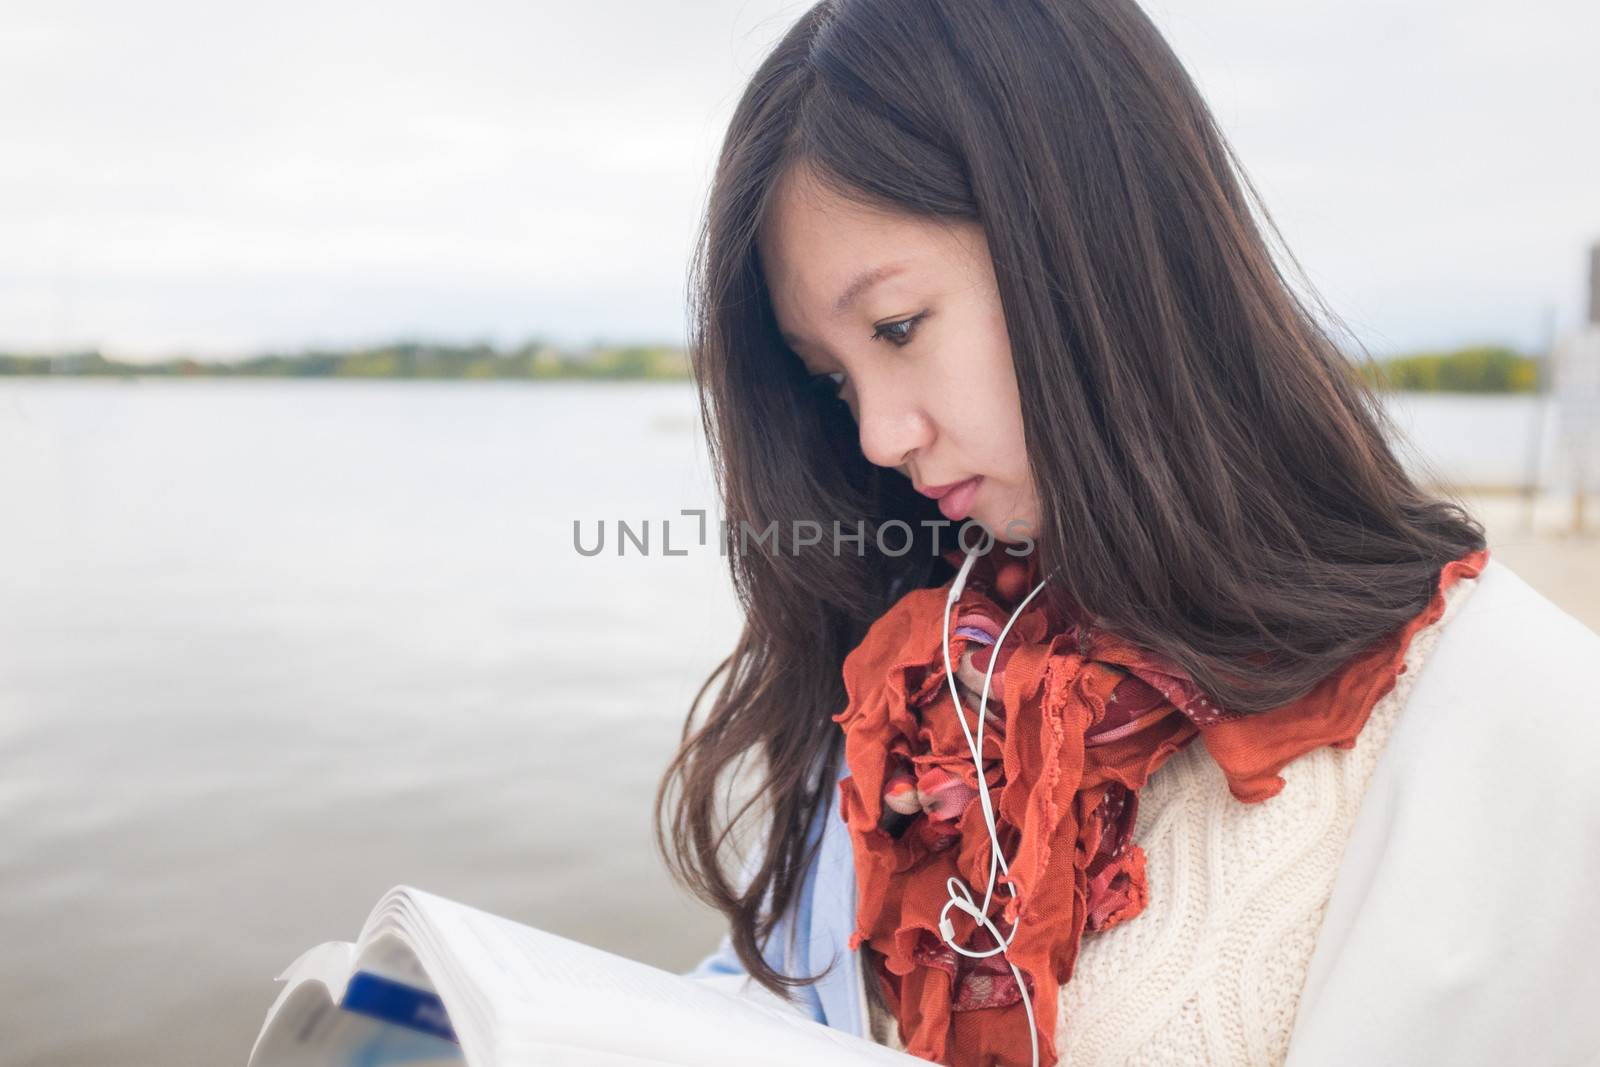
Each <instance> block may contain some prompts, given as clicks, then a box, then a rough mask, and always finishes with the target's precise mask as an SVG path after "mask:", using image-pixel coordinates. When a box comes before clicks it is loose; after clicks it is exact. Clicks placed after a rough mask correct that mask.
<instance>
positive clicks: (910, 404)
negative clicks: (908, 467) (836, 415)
mask: <svg viewBox="0 0 1600 1067" xmlns="http://www.w3.org/2000/svg"><path fill="white" fill-rule="evenodd" d="M856 427H857V430H858V431H859V432H860V436H861V454H862V455H863V456H865V457H867V461H868V462H870V463H873V464H876V465H877V466H879V467H889V468H891V469H892V468H898V467H903V466H904V465H905V463H906V461H907V460H908V459H909V458H910V456H911V453H913V452H915V451H916V450H917V449H926V448H927V447H928V445H930V444H931V443H932V442H933V437H934V426H933V420H932V419H930V418H929V417H928V414H927V412H925V411H924V410H923V409H922V406H921V404H920V403H918V401H917V398H916V397H915V396H914V395H913V393H912V391H911V390H910V389H908V388H907V387H906V385H905V383H903V382H902V383H896V382H895V381H893V380H889V381H883V380H878V381H875V382H872V383H871V384H870V385H864V386H862V387H860V388H858V389H857V393H856Z"/></svg>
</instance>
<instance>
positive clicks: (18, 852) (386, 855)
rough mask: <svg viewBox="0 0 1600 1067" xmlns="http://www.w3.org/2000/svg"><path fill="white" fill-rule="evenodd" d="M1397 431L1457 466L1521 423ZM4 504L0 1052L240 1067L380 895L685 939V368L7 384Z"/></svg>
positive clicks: (693, 425)
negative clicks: (659, 821) (265, 1018)
mask: <svg viewBox="0 0 1600 1067" xmlns="http://www.w3.org/2000/svg"><path fill="white" fill-rule="evenodd" d="M1400 414H1401V417H1402V422H1403V423H1404V425H1406V426H1407V427H1408V428H1409V429H1410V431H1411V432H1412V433H1413V434H1415V435H1416V436H1417V437H1418V438H1419V440H1420V441H1421V442H1422V444H1423V447H1424V449H1425V450H1426V452H1427V454H1428V455H1429V456H1431V457H1433V458H1434V460H1435V464H1436V467H1437V468H1438V469H1441V470H1442V471H1444V472H1445V473H1447V474H1448V475H1449V476H1450V477H1453V478H1456V479H1459V480H1461V481H1464V482H1469V483H1473V484H1485V483H1490V482H1495V481H1512V482H1514V481H1517V480H1519V479H1520V477H1521V476H1522V473H1523V471H1524V470H1525V465H1526V462H1527V460H1526V452H1525V450H1524V449H1525V447H1526V446H1525V442H1527V441H1530V440H1532V439H1534V438H1533V436H1532V435H1533V434H1534V433H1535V432H1536V431H1537V430H1538V408H1537V405H1536V404H1535V403H1533V402H1531V401H1528V400H1526V399H1522V398H1504V397H1498V398H1494V397H1492V398H1457V397H1443V398H1441V397H1426V398H1414V399H1410V400H1407V401H1405V402H1404V403H1403V404H1402V405H1401V406H1400ZM0 500H3V501H4V508H5V510H4V513H3V515H0V943H3V944H4V946H5V950H4V954H3V956H0V1035H3V1037H0V1041H3V1047H0V1063H5V1064H19V1065H20V1064H28V1065H30V1067H45V1065H55V1064H91V1063H131V1064H155V1063H176V1064H191V1063H193V1064H199V1063H242V1062H243V1060H244V1055H245V1053H246V1051H247V1050H248V1048H249V1045H250V1042H251V1041H252V1040H253V1038H254V1036H255V1032H256V1029H257V1028H258V1026H259V1025H260V1022H261V1018H262V1014H263V1012H264V1011H265V1009H266V1007H267V1005H268V1004H269V1003H270V1002H271V1000H272V998H273V996H274V995H275V993H276V989H277V987H276V984H275V983H274V982H273V978H274V976H275V975H277V974H278V973H279V971H281V970H282V968H283V967H284V966H285V965H286V964H287V963H288V962H289V961H290V960H291V959H293V958H294V957H295V956H296V955H297V954H298V953H299V952H300V951H301V950H302V949H303V948H305V947H307V946H309V945H311V944H312V943H314V942H317V941H322V940H328V939H335V938H337V939H348V938H351V937H353V936H354V935H355V933H356V932H357V930H358V929H359V927H360V924H361V921H362V919H363V918H364V917H365V915H366V912H367V909H368V908H369V907H370V906H371V904H372V903H373V902H374V901H376V899H377V898H378V896H379V895H380V894H381V893H382V891H383V890H385V889H387V888H388V887H389V886H391V885H393V884H396V883H410V884H413V885H417V886H420V887H422V888H425V889H429V890H432V891H434V892H437V893H441V894H443V895H446V896H451V897H455V898H457V899H460V900H462V901H464V902H467V903H470V904H474V905H477V906H479V907H483V908H486V909H488V910H490V911H494V912H499V913H502V914H505V915H509V916H512V917H514V918H517V919H519V920H522V921H525V922H529V923H532V924H534V925H538V926H541V927H544V928H546V929H550V930H553V931H556V932H558V933H562V934H565V935H567V936H571V937H576V938H579V939H581V940H584V941H588V942H591V943H593V944H597V945H600V946H601V947H604V948H607V949H610V950H612V951H616V952H620V953H622V954H625V955H629V956H633V957H635V958H638V959H642V960H645V961H647V962H651V963H655V964H657V965H660V966H664V967H668V968H671V969H674V970H684V969H687V968H688V967H689V966H691V965H692V964H693V963H694V962H695V961H696V960H697V959H698V958H699V957H700V956H701V955H702V954H704V952H706V951H708V950H709V949H710V948H711V947H712V946H713V944H714V942H715V940H716V938H717V936H718V935H719V933H720V932H721V924H720V920H719V919H718V918H717V917H715V916H714V915H712V914H710V913H709V912H707V911H705V910H704V909H702V908H701V907H700V906H699V905H697V904H695V903H694V902H692V901H690V900H689V899H688V898H687V897H686V896H684V895H683V894H682V893H680V892H679V891H678V890H677V889H676V887H675V886H673V885H672V883H671V882H670V881H669V880H668V879H667V877H666V875H665V873H664V871H663V870H662V868H661V864H660V862H659V860H658V859H657V857H656V856H655V854H654V853H653V851H652V848H651V844H650V826H649V804H650V800H651V798H652V795H653V791H654V787H655V784H656V780H657V777H658V775H659V773H660V771H661V769H662V767H663V766H664V764H665V762H666V760H667V758H668V756H669V755H670V753H671V751H672V750H673V748H674V745H675V741H676V734H677V731H678V729H679V727H680V725H681V722H682V719H683V715H684V712H685V711H686V709H687V707H688V703H689V701H690V699H691V698H692V696H693V694H694V691H695V689H696V688H697V687H698V685H699V684H700V682H702V681H703V680H704V678H705V677H706V675H707V674H708V673H709V672H710V670H711V669H712V668H713V667H714V666H715V665H716V663H717V662H718V661H719V660H720V658H721V657H722V656H723V655H724V654H725V653H726V652H727V651H728V649H729V648H730V647H731V645H732V642H733V640H734V638H735V636H736V634H737V630H738V623H739V618H738V611H737V606H736V604H735V602H734V599H733V596H732V592H731V589H730V587H729V583H728V580H727V577H726V569H725V561H724V560H723V559H722V558H721V557H720V556H718V555H717V554H716V552H715V550H714V549H713V548H711V547H702V546H698V545H697V544H695V542H694V539H693V538H692V537H690V536H689V535H690V534H691V533H692V532H693V530H694V522H693V520H691V519H688V518H684V517H682V516H680V514H679V513H680V510H681V509H685V508H696V507H702V508H707V509H709V510H710V511H711V514H712V516H713V518H714V517H715V514H716V512H715V508H714V507H713V504H712V500H713V493H712V486H711V480H710V476H709V472H708V470H707V465H706V460H705V458H704V454H703V450H702V445H701V441H700V438H699V435H698V415H697V412H696V410H695V405H694V398H693V395H692V393H691V391H690V389H689V388H688V387H687V386H685V385H681V384H655V383H651V384H637V385H632V384H629V385H617V384H600V383H594V384H591V383H570V384H569V383H468V382H444V383H419V382H338V381H334V382H304V381H283V382H268V381H244V382H238V381H234V382H229V381H204V380H200V381H156V380H150V381H137V382H118V381H82V380H79V381H73V380H42V381H40V380H31V381H30V380H11V381H3V380H0ZM575 518H576V519H580V520H581V521H582V522H583V523H584V528H585V531H586V532H587V533H592V531H593V530H594V529H595V527H596V524H597V523H598V522H599V520H601V519H604V520H606V521H607V522H608V524H609V523H614V522H615V521H616V520H618V519H626V520H629V521H630V522H632V523H633V524H634V525H635V528H640V527H642V525H643V523H644V521H646V520H649V521H650V525H651V527H652V529H653V537H654V538H659V537H660V525H661V523H662V522H663V521H664V520H667V519H675V520H676V521H675V522H674V524H673V531H672V538H673V545H674V548H675V549H680V548H686V549H687V551H686V553H685V554H684V555H681V556H666V555H664V554H663V553H662V552H661V551H660V543H659V540H653V541H652V552H651V553H650V554H649V555H640V554H630V555H628V556H625V557H622V558H618V557H617V556H616V555H615V554H613V553H612V552H609V551H608V552H607V553H604V554H602V555H600V556H596V557H593V558H586V557H584V556H582V555H580V554H579V553H578V552H577V551H575V549H574V547H573V530H572V522H573V520H574V519H575ZM713 543H714V541H713Z"/></svg>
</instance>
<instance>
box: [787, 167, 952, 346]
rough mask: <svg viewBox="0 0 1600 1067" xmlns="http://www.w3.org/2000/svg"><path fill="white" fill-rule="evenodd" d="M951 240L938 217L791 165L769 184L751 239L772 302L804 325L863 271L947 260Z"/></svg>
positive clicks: (824, 312) (831, 306)
mask: <svg viewBox="0 0 1600 1067" xmlns="http://www.w3.org/2000/svg"><path fill="white" fill-rule="evenodd" d="M950 239H951V238H950V235H949V233H948V232H947V228H946V227H945V226H943V225H942V224H941V223H940V222H938V221H935V220H932V219H927V218H921V217H918V216H915V215H910V214H904V213H899V212H891V211H886V210H884V209H881V208H875V207H872V206H869V205H865V204H862V203H859V202H857V201H854V200H851V199H849V198H847V197H845V196H842V195H840V194H839V193H837V192H835V191H834V190H832V189H830V188H828V187H827V186H826V185H825V184H823V183H822V182H821V181H819V180H818V179H816V178H815V177H814V176H813V175H812V174H811V173H810V172H809V171H808V170H806V169H805V168H803V167H796V168H793V169H791V170H790V172H789V173H788V174H786V175H785V176H784V177H783V178H782V179H781V180H780V181H779V183H778V186H777V188H776V189H775V190H774V194H773V200H772V204H771V206H770V209H769V210H768V212H767V215H766V217H765V218H764V219H763V220H762V223H761V227H760V231H759V233H758V235H757V242H756V243H757V251H758V255H759V257H760V260H761V270H762V274H763V275H764V276H765V277H766V280H767V285H768V288H769V290H770V294H771V297H772V302H773V306H774V309H775V310H776V311H777V312H778V314H779V317H780V318H781V319H783V320H784V322H785V324H786V325H791V326H792V327H793V328H795V329H802V330H803V329H804V328H805V324H806V323H807V322H825V321H826V320H827V319H829V318H830V317H832V316H833V315H835V314H836V313H837V309H836V307H835V304H836V302H837V301H838V299H839V298H840V297H841V296H846V295H849V294H848V293H847V292H846V290H847V288H849V287H850V286H851V283H852V282H856V281H858V280H859V279H860V278H861V275H862V273H863V272H865V271H871V270H873V269H874V268H879V269H883V268H889V269H894V270H895V272H896V273H910V272H915V271H917V270H918V269H919V268H920V269H924V270H925V269H926V268H928V267H930V266H934V265H937V264H938V263H939V262H941V261H942V260H947V259H948V251H949V249H948V245H949V242H950Z"/></svg>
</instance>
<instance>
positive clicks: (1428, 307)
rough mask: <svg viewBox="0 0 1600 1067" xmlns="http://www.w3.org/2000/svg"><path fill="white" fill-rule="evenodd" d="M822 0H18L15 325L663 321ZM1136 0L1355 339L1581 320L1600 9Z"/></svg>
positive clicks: (346, 334)
mask: <svg viewBox="0 0 1600 1067" xmlns="http://www.w3.org/2000/svg"><path fill="white" fill-rule="evenodd" d="M974 2H980V0H974ZM807 6H808V5H807V4H805V3H792V2H784V3H779V2H775V0H695V2H693V3H685V4H668V3H662V2H660V0H582V2H563V3H547V2H531V0H500V2H477V0H453V2H451V3H443V2H438V3H415V2H410V0H406V2H395V0H390V2H386V3H382V4H380V3H375V2H374V3H362V4H356V3H349V2H344V0H315V2H311V0H277V2H275V3H272V4H243V3H224V2H218V0H203V2H202V0H143V2H141V3H138V4H129V3H120V2H110V0H6V2H5V3H4V5H3V6H0V129H3V141H0V350H31V351H40V350H53V349H66V348H78V347H83V346H90V345H98V346H100V347H101V348H102V350H103V351H106V352H108V353H110V354H113V355H120V356H123V357H133V358H141V357H143V358H148V357H153V356H156V355H166V354H175V353H185V352H186V353H191V354H196V355H202V356H206V355H212V356H233V355H239V354H243V353H246V352H251V351H257V350H261V349H265V348H291V349H292V348H298V347H301V346H305V345H311V344H346V343H365V342H374V341H380V340H388V339H393V338H398V337H418V338H427V339H434V340H450V341H471V340H489V341H494V342H500V343H505V342H512V341H517V340H520V339H522V338H524V337H528V336H532V335H537V336H543V337H547V338H551V339H554V340H557V341H561V342H566V343H585V342H588V341H591V340H596V339H600V340H615V341H625V340H663V341H669V342H681V341H682V339H683V336H684V325H685V314H686V313H685V307H684V288H685V272H686V269H687V264H688V259H689V255H690V243H691V240H692V238H693V234H694V229H695V226H696V224H697V222H698V218H699V214H700V211H701V208H702V206H703V204H704V198H705V193H706V186H707V183H708V181H709V176H710V170H711V163H712V160H713V157H714V155H715V152H716V147H717V144H718V142H719V139H720V137H721V134H722V130H723V126H724V124H725V123H726V122H727V119H728V116H729V114H730V113H731V111H732V108H733V105H734V103H735V101H736V100H737V97H738V94H739V91H740V89H741V88H742V86H743V83H744V81H745V79H746V78H747V77H748V76H749V74H750V72H751V71H752V70H753V69H754V68H755V66H756V64H757V63H758V62H759V59H760V57H761V56H762V55H763V54H764V53H765V51H766V50H767V49H768V48H769V47H770V45H771V44H772V43H773V42H774V41H775V40H776V39H777V38H778V37H779V36H780V35H781V34H782V32H783V30H784V29H785V28H786V27H787V26H788V25H789V24H790V23H791V22H792V21H793V20H794V18H795V17H796V16H798V14H799V13H800V12H801V11H803V10H805V8H806V7H807ZM1146 10H1148V11H1150V12H1151V14H1152V16H1153V17H1154V18H1155V19H1156V21H1157V22H1158V24H1159V25H1160V26H1161V27H1162V28H1163V30H1164V31H1165V32H1166V33H1167V34H1168V35H1169V38H1170V39H1171V40H1172V41H1173V43H1174V45H1175V47H1176V48H1177V51H1178V53H1179V55H1180V56H1182V57H1183V59H1184V60H1185V62H1186V63H1188V65H1189V67H1190V70H1191V71H1192V72H1193V73H1194V75H1195V77H1196V79H1197V80H1198V82H1199V83H1200V86H1201V89H1202V91H1203V92H1205V93H1206V95H1207V97H1208V99H1209V100H1210V102H1211V105H1212V107H1213V109H1214V110H1215V111H1216V113H1217V115H1218V118H1219V120H1220V121H1221V124H1222V126H1223V129H1224V131H1225V132H1226V133H1227V135H1228V136H1229V138H1230V139H1231V140H1232V141H1233V143H1234V145H1235V147H1236V148H1237V150H1238V151H1239V153H1240V155H1241V157H1242V159H1243V161H1244V165H1245V167H1246V169H1247V171H1248V172H1249V173H1250V175H1251V176H1252V178H1253V179H1254V180H1255V181H1256V182H1257V184H1258V186H1259V188H1260V190H1261V193H1262V195H1263V196H1264V197H1265V199H1266V202H1267V206H1268V208H1269V210H1271V211H1272V213H1273V215H1274V217H1275V218H1276V219H1277V221H1278V223H1279V225H1280V227H1281V228H1282V229H1283V231H1284V234H1285V237H1286V239H1287V240H1288V242H1289V245H1290V247H1291V248H1292V249H1293V250H1294V252H1295V254H1296V255H1297V256H1298V257H1299V259H1300V261H1301V263H1302V265H1303V266H1304V267H1305V268H1306V269H1307V271H1308V272H1309V274H1310V275H1311V278H1312V281H1313V282H1314V284H1316V285H1317V286H1318V287H1319V289H1320V290H1321V291H1322V293H1323V295H1324V296H1325V297H1326V299H1327V300H1328V301H1329V302H1330V304H1331V305H1332V306H1333V308H1334V309H1335V311H1336V312H1337V313H1339V314H1340V315H1341V316H1342V317H1343V318H1344V319H1345V321H1346V322H1347V323H1348V324H1349V325H1350V327H1351V328H1352V329H1353V330H1354V331H1355V333H1356V335H1357V336H1358V337H1359V338H1360V339H1361V340H1362V342H1363V343H1365V344H1366V345H1368V346H1369V347H1370V348H1372V349H1373V350H1374V351H1375V352H1377V353H1379V354H1383V353H1385V352H1392V351H1398V350H1405V349H1409V348H1415V347H1423V346H1434V345H1441V346H1442V345H1453V344H1458V343H1466V342H1473V341H1480V340H1482V341H1506V342H1510V343H1514V344H1518V345H1523V346H1531V345H1534V344H1536V343H1537V342H1538V341H1539V338H1540V333H1541V319H1542V316H1543V314H1544V309H1545V308H1546V307H1547V306H1550V307H1553V308H1554V309H1555V310H1556V312H1557V315H1558V320H1557V322H1558V326H1561V327H1570V326H1571V325H1573V324H1574V323H1576V322H1577V321H1578V320H1579V318H1580V317H1581V315H1582V314H1583V291H1584V289H1583V286H1584V271H1585V269H1586V256H1587V253H1586V248H1587V246H1588V245H1589V243H1590V242H1592V241H1596V240H1600V134H1597V133H1596V131H1597V130H1600V61H1597V58H1596V55H1597V54H1596V51H1595V42H1596V41H1597V40H1600V4H1596V3H1595V2H1594V0H1524V2H1522V3H1518V4H1515V5H1507V4H1505V3H1503V2H1487V0H1294V2H1293V3H1288V4H1286V3H1283V2H1282V0H1275V2H1266V0H1161V2H1159V3H1148V4H1147V5H1146Z"/></svg>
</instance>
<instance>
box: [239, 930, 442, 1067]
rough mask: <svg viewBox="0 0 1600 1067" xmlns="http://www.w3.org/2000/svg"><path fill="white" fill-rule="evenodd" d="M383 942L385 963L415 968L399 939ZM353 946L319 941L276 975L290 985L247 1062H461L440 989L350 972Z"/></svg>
mask: <svg viewBox="0 0 1600 1067" xmlns="http://www.w3.org/2000/svg"><path fill="white" fill-rule="evenodd" d="M383 947H384V949H386V950H387V951H386V952H383V953H380V955H388V956H390V957H391V958H390V959H389V960H388V961H385V962H386V963H387V964H388V966H387V968H386V969H390V970H399V971H401V972H402V973H405V974H407V975H408V976H409V975H411V974H414V973H415V972H409V971H406V970H405V961H404V959H403V957H402V956H400V955H399V954H398V953H397V952H396V949H397V948H398V949H399V951H400V952H403V946H398V945H397V943H395V944H386V945H384V946H383ZM353 948H354V947H353V946H352V945H350V944H348V943H345V942H328V943H327V944H323V945H318V946H317V947H316V948H313V949H311V950H310V951H309V952H307V953H305V954H304V955H302V956H301V957H300V958H299V959H298V960H296V961H295V962H294V963H293V964H292V965H290V967H289V969H288V970H286V971H285V972H284V973H283V975H282V976H280V977H281V978H282V979H283V980H286V981H287V982H288V985H287V986H286V987H285V988H284V990H283V992H282V993H281V994H280V995H279V997H278V999H277V1001H276V1002H275V1003H274V1004H273V1006H272V1008H271V1009H270V1010H269V1011H268V1013H267V1021H266V1023H265V1025H264V1026H263V1027H262V1032H261V1035H260V1037H259V1038H258V1039H257V1042H256V1046H255V1048H254V1049H252V1051H251V1054H250V1059H249V1064H250V1067H380V1065H383V1064H397V1065H398V1064H405V1065H407V1067H447V1065H448V1067H461V1064H462V1063H463V1062H464V1059H463V1057H462V1054H461V1048H460V1046H459V1045H458V1044H457V1043H456V1042H455V1040H454V1035H453V1033H452V1032H451V1030H450V1027H449V1022H448V1019H447V1018H446V1016H445V1012H444V1008H443V1005H442V1003H441V1001H440V999H439V997H438V996H436V995H435V994H434V993H433V992H432V991H431V989H425V988H421V987H419V986H416V985H410V984H407V983H406V982H404V981H397V980H396V979H394V978H389V977H385V976H383V975H380V974H377V973H374V972H371V971H366V970H357V971H355V972H354V974H352V973H351V970H350V961H351V959H352V958H353V956H354V951H353ZM380 965H381V964H380Z"/></svg>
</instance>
